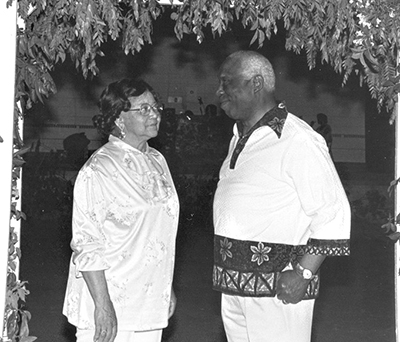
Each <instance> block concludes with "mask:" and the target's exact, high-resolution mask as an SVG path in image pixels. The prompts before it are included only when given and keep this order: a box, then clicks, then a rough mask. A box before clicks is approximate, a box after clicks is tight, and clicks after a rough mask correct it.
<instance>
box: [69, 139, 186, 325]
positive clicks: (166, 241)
mask: <svg viewBox="0 0 400 342" xmlns="http://www.w3.org/2000/svg"><path fill="white" fill-rule="evenodd" d="M178 218H179V202H178V197H177V194H176V190H175V187H174V184H173V181H172V177H171V174H170V171H169V169H168V166H167V163H166V161H165V159H164V157H163V156H162V155H161V153H159V152H158V151H157V150H155V149H153V148H150V147H149V146H147V149H146V152H141V151H139V150H137V149H135V148H133V147H131V146H130V145H128V144H126V143H124V142H123V141H122V140H120V139H118V138H115V137H113V136H110V139H109V142H108V143H107V144H106V145H104V146H103V147H101V148H100V149H98V150H97V151H96V152H95V153H94V154H93V155H92V156H91V157H90V159H89V160H88V161H87V162H86V163H85V165H84V166H83V167H82V169H81V170H80V172H79V174H78V177H77V180H76V183H75V188H74V207H73V219H72V230H73V238H72V242H71V248H72V250H73V254H72V258H71V262H70V270H69V277H68V284H67V290H66V295H65V301H64V308H63V314H64V315H65V316H67V318H68V321H69V322H70V323H71V324H73V325H75V326H77V327H79V328H81V329H94V303H93V300H92V297H91V296H90V293H89V290H88V288H87V286H86V283H85V281H84V279H83V278H82V274H81V272H82V271H97V270H105V276H106V280H107V284H108V290H109V292H110V297H111V300H112V302H113V304H114V308H115V311H116V314H117V319H118V329H119V330H135V331H141V330H153V329H161V328H164V327H165V326H167V324H168V309H169V303H170V297H171V287H172V279H173V269H174V259H175V239H176V233H177V227H178Z"/></svg>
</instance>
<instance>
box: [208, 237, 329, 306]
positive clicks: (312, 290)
mask: <svg viewBox="0 0 400 342" xmlns="http://www.w3.org/2000/svg"><path fill="white" fill-rule="evenodd" d="M309 249H310V246H308V245H299V246H293V245H286V244H275V243H266V242H257V241H242V240H235V239H231V238H227V237H224V236H220V235H215V237H214V269H213V288H214V290H217V291H221V292H223V293H226V294H233V295H238V296H247V297H274V296H275V295H276V283H277V279H278V276H279V274H280V272H282V271H283V270H284V269H285V268H286V267H288V266H289V268H288V269H290V268H291V265H293V264H295V263H297V262H298V261H297V260H298V259H300V258H301V257H302V256H303V255H304V254H305V252H306V251H307V252H308V251H309ZM315 254H317V253H315ZM318 254H319V253H318ZM321 254H325V253H321ZM319 285H320V277H319V273H317V274H316V276H315V277H314V278H313V279H312V280H311V282H310V284H309V286H308V288H307V292H306V294H305V296H304V298H303V299H314V298H317V297H318V294H319Z"/></svg>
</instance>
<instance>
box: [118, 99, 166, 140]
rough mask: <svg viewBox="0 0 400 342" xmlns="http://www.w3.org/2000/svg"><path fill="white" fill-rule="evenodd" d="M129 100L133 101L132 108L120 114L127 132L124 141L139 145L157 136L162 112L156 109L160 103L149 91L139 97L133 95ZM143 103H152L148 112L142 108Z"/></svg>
mask: <svg viewBox="0 0 400 342" xmlns="http://www.w3.org/2000/svg"><path fill="white" fill-rule="evenodd" d="M129 101H130V102H131V109H130V110H129V111H127V112H122V113H121V115H120V120H121V122H122V124H123V126H124V131H125V134H126V137H125V139H124V141H126V142H128V143H131V145H133V146H134V147H138V145H139V144H140V143H143V142H146V141H147V140H149V139H151V138H154V137H156V136H157V134H158V129H159V127H160V121H161V113H160V112H159V111H157V110H156V109H155V108H156V107H157V105H158V104H157V102H156V100H155V99H154V96H153V94H152V93H151V92H149V91H146V92H145V93H143V94H142V95H140V96H138V97H131V98H129ZM143 105H150V108H149V110H148V111H147V113H145V112H143V111H141V110H140V108H142V106H143Z"/></svg>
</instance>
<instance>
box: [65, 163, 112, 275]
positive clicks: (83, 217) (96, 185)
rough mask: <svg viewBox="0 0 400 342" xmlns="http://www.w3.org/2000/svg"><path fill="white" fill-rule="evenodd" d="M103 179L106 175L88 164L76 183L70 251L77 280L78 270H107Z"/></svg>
mask: <svg viewBox="0 0 400 342" xmlns="http://www.w3.org/2000/svg"><path fill="white" fill-rule="evenodd" d="M102 177H105V176H104V175H102V174H101V172H99V171H98V170H94V169H92V168H91V166H90V165H89V166H85V167H84V168H83V169H82V170H81V171H80V172H79V175H78V177H77V180H76V183H75V187H74V204H73V214H72V233H73V236H72V242H71V248H72V250H73V256H72V260H73V263H74V264H75V267H76V276H77V277H81V276H82V274H81V273H80V272H81V271H99V270H105V269H108V268H109V267H110V266H109V264H108V262H107V260H106V259H105V256H104V254H105V253H104V252H105V248H106V238H105V236H104V232H103V225H104V221H105V212H106V210H105V208H106V197H105V194H104V193H103V189H102V187H101V178H102Z"/></svg>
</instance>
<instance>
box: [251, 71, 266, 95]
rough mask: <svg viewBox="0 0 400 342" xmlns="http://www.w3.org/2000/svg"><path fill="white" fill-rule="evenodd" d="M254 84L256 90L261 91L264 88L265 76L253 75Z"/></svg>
mask: <svg viewBox="0 0 400 342" xmlns="http://www.w3.org/2000/svg"><path fill="white" fill-rule="evenodd" d="M253 86H254V92H255V93H257V92H259V91H260V90H261V89H262V88H264V78H263V77H262V76H261V75H256V76H253Z"/></svg>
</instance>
